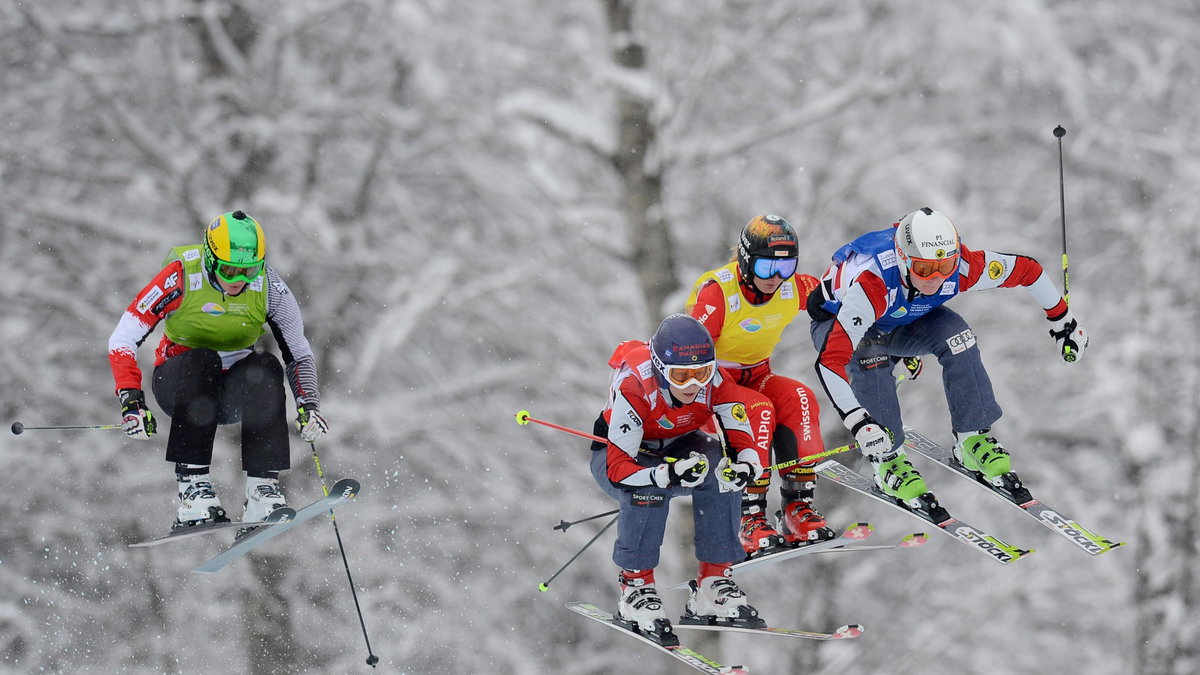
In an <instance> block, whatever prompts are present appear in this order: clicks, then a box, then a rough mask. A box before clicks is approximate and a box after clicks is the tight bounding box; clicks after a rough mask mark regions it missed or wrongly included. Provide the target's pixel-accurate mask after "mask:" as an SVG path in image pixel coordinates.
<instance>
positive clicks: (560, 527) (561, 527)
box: [553, 509, 621, 532]
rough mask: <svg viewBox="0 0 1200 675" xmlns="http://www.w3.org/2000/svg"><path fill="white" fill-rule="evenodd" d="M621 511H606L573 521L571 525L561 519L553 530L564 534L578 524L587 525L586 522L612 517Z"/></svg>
mask: <svg viewBox="0 0 1200 675" xmlns="http://www.w3.org/2000/svg"><path fill="white" fill-rule="evenodd" d="M620 510H621V509H613V510H612V511H605V512H604V513H597V514H596V515H594V516H588V517H587V518H583V519H580V520H572V521H571V522H569V523H568V522H567V521H565V520H561V519H560V520H559V521H558V524H557V525H555V526H554V528H553V529H555V530H562V531H563V532H566V531H567V528H568V527H571V526H572V525H578V524H580V523H586V522H587V521H589V520H595V519H597V518H603V517H604V516H611V515H612V514H614V513H618V512H619V511H620Z"/></svg>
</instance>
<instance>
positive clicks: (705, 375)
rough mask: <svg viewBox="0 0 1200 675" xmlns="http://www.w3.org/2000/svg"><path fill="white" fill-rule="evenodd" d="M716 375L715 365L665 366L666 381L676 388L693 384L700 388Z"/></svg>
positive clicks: (712, 363)
mask: <svg viewBox="0 0 1200 675" xmlns="http://www.w3.org/2000/svg"><path fill="white" fill-rule="evenodd" d="M716 373H717V364H716V363H715V362H711V361H710V362H708V363H705V364H702V365H699V366H667V373H666V375H667V380H668V381H669V382H670V383H671V384H673V385H675V386H676V387H680V388H682V387H686V386H688V385H689V384H691V383H693V382H695V383H696V384H699V385H701V386H703V385H706V384H708V383H709V382H711V381H712V379H713V375H715V374H716Z"/></svg>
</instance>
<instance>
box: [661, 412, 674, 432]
mask: <svg viewBox="0 0 1200 675" xmlns="http://www.w3.org/2000/svg"><path fill="white" fill-rule="evenodd" d="M658 426H660V427H662V428H664V429H674V428H675V423H674V422H672V421H671V420H669V419H667V416H666V415H663V416H662V417H660V418H658Z"/></svg>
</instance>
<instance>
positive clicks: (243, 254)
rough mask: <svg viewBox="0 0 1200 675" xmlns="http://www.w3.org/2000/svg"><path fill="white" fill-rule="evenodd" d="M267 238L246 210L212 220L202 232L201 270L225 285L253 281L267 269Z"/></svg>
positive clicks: (222, 215)
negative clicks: (202, 252)
mask: <svg viewBox="0 0 1200 675" xmlns="http://www.w3.org/2000/svg"><path fill="white" fill-rule="evenodd" d="M266 256H267V238H266V236H265V235H264V234H263V230H262V227H261V226H259V224H258V221H256V220H254V219H253V218H251V217H250V216H248V215H246V212H245V211H230V212H229V213H222V214H221V215H219V216H217V217H216V218H213V220H212V222H211V223H209V224H208V228H207V229H205V231H204V269H205V270H206V271H207V272H208V273H209V274H213V275H216V277H217V278H218V279H220V280H221V281H224V282H226V283H230V284H235V283H238V282H240V281H247V282H248V281H254V280H255V279H257V278H258V277H259V276H260V275H262V273H263V269H264V268H265V267H266Z"/></svg>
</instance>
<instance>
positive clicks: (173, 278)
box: [163, 272, 179, 289]
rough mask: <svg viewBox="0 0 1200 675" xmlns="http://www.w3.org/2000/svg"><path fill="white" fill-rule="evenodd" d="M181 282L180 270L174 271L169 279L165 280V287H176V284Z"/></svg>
mask: <svg viewBox="0 0 1200 675" xmlns="http://www.w3.org/2000/svg"><path fill="white" fill-rule="evenodd" d="M177 283H179V272H173V273H172V274H171V276H169V277H167V280H166V281H164V282H163V288H164V289H167V288H174V287H175V284H177Z"/></svg>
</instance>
